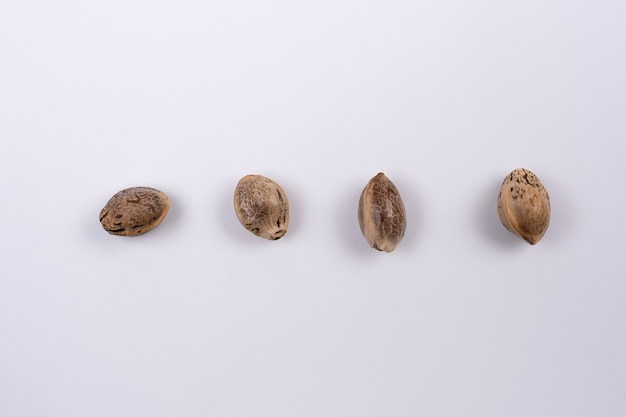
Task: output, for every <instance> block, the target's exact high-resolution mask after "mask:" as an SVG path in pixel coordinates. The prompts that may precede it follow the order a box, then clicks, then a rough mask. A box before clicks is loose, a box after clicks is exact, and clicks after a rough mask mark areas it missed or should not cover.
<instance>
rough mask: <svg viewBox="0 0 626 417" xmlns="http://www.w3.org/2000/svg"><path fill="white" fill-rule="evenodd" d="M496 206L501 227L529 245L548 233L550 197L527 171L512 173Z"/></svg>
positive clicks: (533, 175) (501, 191) (514, 171)
mask: <svg viewBox="0 0 626 417" xmlns="http://www.w3.org/2000/svg"><path fill="white" fill-rule="evenodd" d="M497 206H498V216H499V217H500V221H501V222H502V224H503V225H504V227H506V229H507V230H508V231H510V232H511V233H513V234H515V235H517V236H519V237H521V238H522V239H524V240H525V241H526V242H528V243H530V244H531V245H535V244H537V242H539V240H541V238H542V237H543V235H544V234H545V233H546V230H548V225H549V224H550V196H549V195H548V192H547V191H546V189H545V187H544V186H543V184H542V183H541V181H539V178H537V176H536V175H535V174H534V173H533V172H531V171H530V170H528V169H525V168H518V169H515V170H513V171H512V172H511V173H510V174H509V175H508V176H507V177H506V178H505V179H504V181H503V182H502V187H501V188H500V193H499V194H498V201H497Z"/></svg>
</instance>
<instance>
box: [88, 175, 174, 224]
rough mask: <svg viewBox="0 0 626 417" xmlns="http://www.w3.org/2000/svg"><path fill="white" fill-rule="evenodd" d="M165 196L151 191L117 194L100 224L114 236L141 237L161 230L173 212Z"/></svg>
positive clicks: (124, 191)
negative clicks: (158, 228) (161, 226)
mask: <svg viewBox="0 0 626 417" xmlns="http://www.w3.org/2000/svg"><path fill="white" fill-rule="evenodd" d="M169 207H170V205H169V201H168V199H167V195H165V193H163V192H161V191H159V190H157V189H154V188H149V187H133V188H127V189H125V190H122V191H120V192H118V193H116V194H115V195H114V196H113V197H111V199H110V200H109V201H108V202H107V203H106V205H105V206H104V208H103V209H102V210H101V211H100V223H101V224H102V227H103V228H104V230H106V231H107V232H109V233H110V234H112V235H118V236H138V235H141V234H144V233H147V232H149V231H150V230H152V229H154V228H155V227H157V226H158V225H159V224H160V223H161V221H162V220H163V219H164V218H165V215H166V214H167V211H168V210H169Z"/></svg>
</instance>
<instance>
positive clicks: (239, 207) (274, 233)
mask: <svg viewBox="0 0 626 417" xmlns="http://www.w3.org/2000/svg"><path fill="white" fill-rule="evenodd" d="M234 205H235V214H236V215H237V219H238V220H239V222H240V223H241V224H242V225H243V227H245V228H246V229H247V230H249V231H250V232H252V233H254V234H255V235H257V236H259V237H262V238H264V239H269V240H278V239H280V238H281V237H283V236H284V235H285V233H287V226H288V225H289V201H288V199H287V194H286V193H285V191H284V190H283V189H282V187H281V186H280V185H278V184H277V183H276V182H275V181H273V180H271V179H269V178H267V177H264V176H262V175H246V176H245V177H243V178H242V179H241V180H239V182H238V183H237V186H236V187H235V195H234Z"/></svg>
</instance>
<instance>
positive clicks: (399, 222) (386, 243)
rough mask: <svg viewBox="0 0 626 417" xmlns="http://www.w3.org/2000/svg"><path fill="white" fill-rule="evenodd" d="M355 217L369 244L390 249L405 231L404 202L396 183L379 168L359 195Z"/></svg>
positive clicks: (387, 250) (385, 249) (377, 248)
mask: <svg viewBox="0 0 626 417" xmlns="http://www.w3.org/2000/svg"><path fill="white" fill-rule="evenodd" d="M358 219H359V226H360V228H361V232H362V233H363V236H364V237H365V240H366V241H367V243H369V245H370V246H371V247H372V248H374V249H376V250H379V251H385V252H391V251H393V250H394V249H395V248H396V246H397V245H398V243H400V240H402V237H403V236H404V232H405V231H406V212H405V210H404V203H403V202H402V198H401V197H400V193H399V192H398V189H397V188H396V186H395V185H394V184H393V183H392V182H391V181H390V180H389V179H388V178H387V177H386V176H385V174H383V173H382V172H381V173H379V174H378V175H376V176H375V177H373V178H372V179H371V180H370V181H369V182H368V183H367V185H366V186H365V188H364V189H363V192H362V193H361V197H360V198H359V209H358Z"/></svg>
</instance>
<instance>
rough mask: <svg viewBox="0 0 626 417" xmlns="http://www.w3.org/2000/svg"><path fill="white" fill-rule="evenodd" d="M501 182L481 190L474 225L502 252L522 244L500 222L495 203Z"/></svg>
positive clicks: (475, 210)
mask: <svg viewBox="0 0 626 417" xmlns="http://www.w3.org/2000/svg"><path fill="white" fill-rule="evenodd" d="M501 186H502V181H493V182H492V183H491V184H489V185H488V186H485V187H484V189H483V190H481V193H480V195H479V196H478V197H477V199H476V201H477V204H476V207H475V209H474V224H475V225H476V228H477V230H478V232H479V234H480V236H482V237H483V238H484V239H485V240H486V241H487V242H488V243H491V244H492V246H496V247H498V248H501V249H504V250H515V248H518V247H519V246H520V245H522V244H524V242H523V241H522V240H521V239H520V238H519V237H517V236H515V235H514V234H513V233H511V232H509V231H508V230H506V228H505V227H504V226H503V225H502V223H501V222H500V218H499V217H498V211H497V206H496V204H497V203H496V201H497V198H498V193H499V192H500V187H501Z"/></svg>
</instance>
